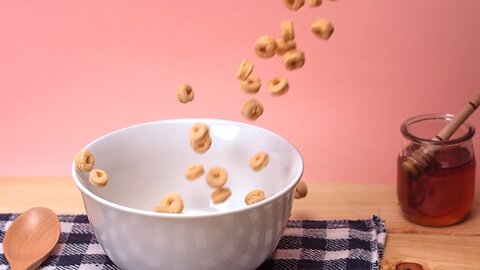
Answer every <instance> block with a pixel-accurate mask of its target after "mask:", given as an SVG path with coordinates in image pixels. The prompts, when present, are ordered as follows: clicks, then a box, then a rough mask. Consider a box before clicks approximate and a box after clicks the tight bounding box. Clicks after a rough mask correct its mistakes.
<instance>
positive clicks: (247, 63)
mask: <svg viewBox="0 0 480 270" xmlns="http://www.w3.org/2000/svg"><path fill="white" fill-rule="evenodd" d="M252 71H253V62H252V60H248V59H247V60H243V61H242V63H241V64H240V67H238V69H237V74H236V76H237V78H238V79H239V80H242V81H243V80H246V79H247V78H248V76H250V74H252Z"/></svg>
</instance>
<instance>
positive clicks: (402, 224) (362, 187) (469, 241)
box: [0, 177, 480, 270]
mask: <svg viewBox="0 0 480 270" xmlns="http://www.w3.org/2000/svg"><path fill="white" fill-rule="evenodd" d="M307 184H308V187H309V194H308V195H307V197H306V198H304V199H300V200H295V203H294V207H293V211H292V217H291V218H292V219H365V218H370V217H371V216H372V215H378V216H380V217H381V218H382V219H383V220H385V223H386V226H387V231H388V236H387V242H386V247H385V256H384V260H383V262H382V269H384V270H385V269H395V265H396V264H398V263H400V262H403V261H408V262H416V263H420V264H421V265H423V266H424V269H442V270H447V269H467V270H470V269H472V270H473V269H480V186H478V185H477V187H476V193H475V195H476V196H475V202H474V207H473V209H472V211H471V213H470V215H469V217H468V219H467V220H465V221H464V222H462V223H460V224H457V225H453V226H449V227H444V228H431V227H425V226H420V225H415V224H412V223H410V222H409V221H407V220H406V219H405V218H404V217H403V216H402V214H401V211H400V208H399V206H398V203H397V198H396V187H395V185H394V184H368V183H310V182H308V181H307ZM35 206H44V207H49V208H51V209H52V210H53V211H55V212H56V213H58V214H60V213H62V214H80V213H85V210H84V208H83V202H82V199H81V195H80V191H79V190H78V189H77V187H76V186H75V184H74V183H73V180H72V179H71V178H70V177H57V178H52V177H0V212H2V213H11V212H23V211H25V210H27V209H29V208H31V207H35Z"/></svg>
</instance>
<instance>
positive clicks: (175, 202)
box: [153, 193, 183, 213]
mask: <svg viewBox="0 0 480 270" xmlns="http://www.w3.org/2000/svg"><path fill="white" fill-rule="evenodd" d="M153 211H155V212H160V213H181V212H182V211H183V200H182V197H180V195H178V194H175V193H170V194H167V195H165V196H164V197H163V199H162V201H161V202H160V203H159V204H158V205H156V206H155V207H154V208H153Z"/></svg>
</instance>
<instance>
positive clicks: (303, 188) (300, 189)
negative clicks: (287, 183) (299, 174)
mask: <svg viewBox="0 0 480 270" xmlns="http://www.w3.org/2000/svg"><path fill="white" fill-rule="evenodd" d="M307 193H308V187H307V184H305V182H303V181H299V182H298V184H297V186H296V187H295V199H301V198H305V196H307Z"/></svg>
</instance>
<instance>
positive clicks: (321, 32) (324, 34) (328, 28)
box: [310, 18, 335, 40]
mask: <svg viewBox="0 0 480 270" xmlns="http://www.w3.org/2000/svg"><path fill="white" fill-rule="evenodd" d="M310 30H312V32H313V33H314V34H315V35H316V36H317V37H319V38H321V39H323V40H328V39H329V38H330V36H331V35H332V34H333V31H334V30H335V28H334V27H333V24H332V23H331V22H330V21H329V20H327V19H324V18H320V19H316V20H315V21H314V22H313V23H312V25H311V26H310Z"/></svg>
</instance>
